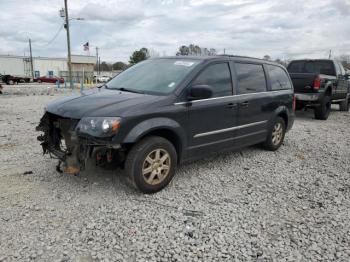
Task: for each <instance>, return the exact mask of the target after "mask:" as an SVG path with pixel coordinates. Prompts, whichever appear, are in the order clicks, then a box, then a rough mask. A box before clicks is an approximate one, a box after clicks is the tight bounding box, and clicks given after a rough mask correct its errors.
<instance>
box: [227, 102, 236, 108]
mask: <svg viewBox="0 0 350 262" xmlns="http://www.w3.org/2000/svg"><path fill="white" fill-rule="evenodd" d="M227 107H228V108H231V109H234V108H237V107H238V105H237V104H236V103H229V104H227Z"/></svg>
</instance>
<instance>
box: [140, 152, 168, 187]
mask: <svg viewBox="0 0 350 262" xmlns="http://www.w3.org/2000/svg"><path fill="white" fill-rule="evenodd" d="M170 166H171V159H170V154H169V153H168V152H167V151H166V150H165V149H161V148H158V149H156V150H153V151H152V152H151V153H149V154H148V155H147V157H146V158H145V160H144V162H143V165H142V175H143V178H144V180H145V182H146V183H147V184H149V185H157V184H160V183H161V182H163V181H164V179H165V178H166V177H167V176H168V175H169V172H170Z"/></svg>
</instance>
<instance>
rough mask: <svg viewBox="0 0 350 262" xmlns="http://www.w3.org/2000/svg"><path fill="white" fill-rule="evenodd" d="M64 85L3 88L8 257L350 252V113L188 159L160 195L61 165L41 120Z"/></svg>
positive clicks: (110, 174) (1, 251) (116, 175)
mask: <svg viewBox="0 0 350 262" xmlns="http://www.w3.org/2000/svg"><path fill="white" fill-rule="evenodd" d="M61 95H65V94H61V93H58V94H57V93H52V95H51V94H50V95H35V96H32V95H31V96H25V95H23V96H14V95H7V96H0V152H1V154H0V162H1V165H0V232H1V233H0V261H81V262H82V261H85V262H88V261H332V260H333V261H349V260H350V222H349V217H350V197H349V196H350V179H349V173H350V160H349V155H350V146H349V145H350V132H349V123H350V113H344V112H339V111H338V110H337V108H334V110H333V112H332V113H331V116H330V119H329V120H328V121H316V120H314V119H313V117H312V115H313V114H312V113H311V112H302V113H299V114H298V117H297V120H296V123H295V126H294V128H293V129H292V131H291V132H290V133H288V135H287V137H286V140H285V142H284V145H283V146H282V147H281V148H280V150H279V151H277V152H266V151H263V150H262V149H260V148H258V147H250V148H246V149H243V150H242V151H239V152H232V153H228V154H220V155H217V156H215V157H212V158H208V159H205V160H201V161H198V162H195V163H192V164H186V165H183V166H181V167H180V168H179V170H178V173H177V176H176V177H175V179H174V180H173V182H172V183H171V184H170V185H169V186H168V187H167V188H166V189H165V190H163V191H161V192H160V193H157V194H155V195H151V196H149V195H142V194H140V193H138V192H136V191H135V190H133V189H131V188H129V187H128V186H127V183H126V182H125V178H124V177H123V172H121V171H120V170H119V171H118V170H117V171H106V170H102V169H97V168H94V167H92V168H91V169H90V170H89V171H88V172H84V173H82V174H81V175H80V176H77V177H75V176H70V175H64V174H58V173H57V172H55V165H56V161H55V160H52V159H49V158H48V157H47V156H45V157H43V156H42V153H41V148H40V146H39V144H38V142H37V141H36V136H37V133H36V132H35V131H34V128H35V126H36V124H37V122H38V121H39V119H40V117H41V115H42V113H43V110H42V108H43V106H44V105H45V104H46V103H47V102H49V101H51V100H53V99H55V98H57V97H58V96H61ZM26 171H32V174H31V173H30V172H28V174H24V173H25V172H26Z"/></svg>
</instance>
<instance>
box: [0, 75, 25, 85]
mask: <svg viewBox="0 0 350 262" xmlns="http://www.w3.org/2000/svg"><path fill="white" fill-rule="evenodd" d="M0 80H1V81H2V82H4V83H6V84H7V85H14V84H18V83H29V82H30V77H22V76H12V75H1V74H0Z"/></svg>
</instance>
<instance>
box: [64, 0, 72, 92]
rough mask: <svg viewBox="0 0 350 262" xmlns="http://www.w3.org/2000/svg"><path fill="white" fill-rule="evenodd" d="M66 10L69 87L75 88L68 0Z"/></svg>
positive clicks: (65, 1) (65, 4) (65, 5)
mask: <svg viewBox="0 0 350 262" xmlns="http://www.w3.org/2000/svg"><path fill="white" fill-rule="evenodd" d="M64 11H65V19H66V23H65V28H66V31H67V47H68V77H69V87H70V88H71V89H73V79H72V59H71V53H70V34H69V18H68V4H67V0H64Z"/></svg>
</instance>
